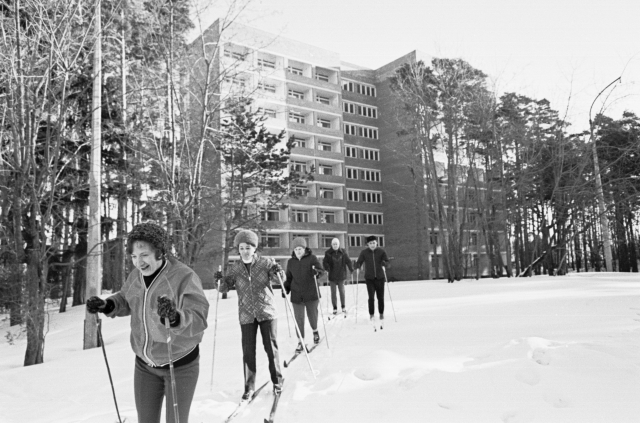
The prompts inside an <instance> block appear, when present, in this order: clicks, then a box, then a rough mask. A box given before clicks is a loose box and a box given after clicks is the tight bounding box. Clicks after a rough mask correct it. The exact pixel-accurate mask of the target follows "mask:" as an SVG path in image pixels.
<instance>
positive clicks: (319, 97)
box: [316, 95, 331, 105]
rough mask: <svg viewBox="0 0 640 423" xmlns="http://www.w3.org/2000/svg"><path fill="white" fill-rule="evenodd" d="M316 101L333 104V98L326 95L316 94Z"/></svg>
mask: <svg viewBox="0 0 640 423" xmlns="http://www.w3.org/2000/svg"><path fill="white" fill-rule="evenodd" d="M316 101H317V102H318V103H322V104H326V105H331V99H330V98H329V97H327V96H324V95H316Z"/></svg>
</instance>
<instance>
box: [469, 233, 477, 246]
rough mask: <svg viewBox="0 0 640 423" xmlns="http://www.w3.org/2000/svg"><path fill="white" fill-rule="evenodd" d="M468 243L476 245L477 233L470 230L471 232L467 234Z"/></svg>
mask: <svg viewBox="0 0 640 423" xmlns="http://www.w3.org/2000/svg"><path fill="white" fill-rule="evenodd" d="M469 244H471V245H478V233H477V232H472V233H471V234H469Z"/></svg>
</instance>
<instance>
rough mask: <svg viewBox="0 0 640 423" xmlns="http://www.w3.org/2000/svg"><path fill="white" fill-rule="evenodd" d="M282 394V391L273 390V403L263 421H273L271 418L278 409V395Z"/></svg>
mask: <svg viewBox="0 0 640 423" xmlns="http://www.w3.org/2000/svg"><path fill="white" fill-rule="evenodd" d="M281 395H282V391H280V392H275V393H274V397H273V404H272V405H271V411H270V412H269V418H268V419H264V423H273V420H274V418H275V416H276V410H277V409H278V403H279V402H280V396H281Z"/></svg>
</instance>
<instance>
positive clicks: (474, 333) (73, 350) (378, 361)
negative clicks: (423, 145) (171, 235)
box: [0, 273, 640, 423]
mask: <svg viewBox="0 0 640 423" xmlns="http://www.w3.org/2000/svg"><path fill="white" fill-rule="evenodd" d="M322 289H323V291H326V289H327V288H322ZM355 292H356V291H355V285H353V286H348V287H347V300H348V305H350V306H349V307H348V308H349V316H348V317H347V318H346V319H343V318H339V319H335V320H332V321H328V322H327V321H326V319H327V315H328V313H327V303H326V297H327V296H326V294H325V292H323V300H322V306H323V313H324V318H325V322H326V331H327V333H328V340H329V345H328V346H329V347H330V348H327V345H321V346H319V347H318V348H316V349H315V351H314V352H313V353H312V354H311V355H310V358H311V360H312V364H313V367H314V368H315V369H316V371H317V378H316V379H314V377H313V374H312V373H311V372H310V370H309V367H308V364H307V362H306V360H305V358H304V357H303V356H301V357H298V359H296V361H295V362H293V363H292V364H291V366H290V367H289V368H288V369H285V368H283V372H284V376H285V378H286V382H285V389H284V392H283V394H282V398H281V401H280V406H279V408H278V414H277V415H276V421H278V422H282V423H286V422H290V423H293V422H296V423H301V422H303V423H321V422H322V423H325V422H332V423H350V422H366V423H376V422H385V423H395V422H434V423H439V422H460V423H475V422H509V423H514V422H541V423H552V422H558V423H572V422H576V423H590V422H603V423H621V422H634V423H635V422H640V275H638V274H624V273H615V274H614V273H586V274H584V273H582V274H572V275H570V276H565V277H557V278H552V277H533V278H523V279H513V278H512V279H507V278H503V279H498V280H492V279H484V280H480V281H475V280H469V281H461V282H456V283H454V284H447V283H445V282H444V281H429V282H401V283H394V284H391V295H392V298H393V304H394V307H395V311H396V315H397V322H395V321H394V315H393V310H392V308H391V304H390V302H389V298H388V296H387V311H386V313H385V315H386V324H385V328H384V330H382V331H380V330H379V331H378V332H374V331H373V328H372V326H371V324H370V323H369V322H368V319H365V317H366V316H365V315H366V314H367V311H366V289H365V287H364V285H360V291H359V304H360V307H359V309H358V321H357V323H356V319H355V314H356V308H355ZM207 294H208V295H209V298H210V301H211V303H212V307H211V309H210V315H209V329H207V332H206V334H205V338H204V341H203V343H202V344H201V362H200V364H201V367H200V379H199V382H198V387H197V391H196V396H195V399H194V403H193V406H192V409H191V418H190V421H191V422H192V423H200V422H202V423H215V422H222V421H223V420H224V419H225V418H226V416H227V415H228V414H229V413H230V412H231V411H232V410H233V409H234V407H235V405H236V402H237V401H238V400H239V399H240V396H241V394H242V391H243V376H242V358H241V347H240V327H239V323H238V316H237V298H236V296H235V295H236V294H235V292H232V293H231V294H230V298H229V299H227V300H220V308H219V311H218V334H217V341H216V352H215V367H214V378H213V384H211V371H212V356H213V338H214V336H213V335H214V319H215V291H207ZM387 294H388V291H387ZM283 301H284V300H281V299H280V297H278V306H279V309H280V318H279V326H278V329H279V341H280V351H281V359H288V358H289V357H290V355H291V353H292V352H293V350H294V348H295V344H296V342H295V339H294V337H295V333H294V332H293V329H292V333H293V337H290V335H289V332H288V329H287V315H286V314H285V309H284V303H283ZM0 318H1V319H2V322H1V323H0V333H2V340H0V422H2V423H74V422H87V423H88V422H92V423H99V422H105V423H113V422H117V415H116V411H115V406H114V403H113V398H112V394H111V387H110V384H109V378H108V375H107V371H106V365H105V361H104V358H103V355H102V350H101V349H100V348H95V349H91V350H87V351H84V350H83V349H82V332H83V319H84V307H74V308H72V309H71V310H70V311H68V312H67V313H63V314H58V313H57V312H55V311H53V312H51V315H50V321H49V324H48V333H47V337H46V348H45V363H44V364H41V365H38V366H31V367H22V362H23V358H24V351H25V344H26V339H25V337H24V335H23V336H22V337H19V338H18V339H16V340H15V342H14V344H13V345H11V344H10V343H9V342H8V341H7V339H6V338H8V336H7V335H8V333H9V332H11V333H14V331H13V330H10V328H9V327H8V322H7V316H0ZM307 325H308V323H307ZM320 331H321V333H322V334H323V335H324V333H323V327H322V324H320ZM310 334H311V331H310V330H309V329H307V340H308V342H310V338H311V337H310ZM103 336H104V339H105V345H106V351H107V358H108V360H109V364H110V366H111V372H112V375H113V377H114V380H115V390H116V395H117V399H118V405H119V408H120V413H121V416H122V418H123V420H125V419H126V422H128V423H136V422H138V420H137V417H136V412H135V405H134V399H133V365H134V356H133V353H132V351H131V348H130V346H129V319H128V318H119V319H105V318H103ZM258 357H259V362H258V383H260V381H266V380H267V379H268V371H267V366H266V355H265V354H264V351H263V350H262V346H261V342H260V340H259V341H258ZM271 398H272V393H271V392H270V385H269V389H268V390H264V391H262V393H261V395H260V396H258V398H257V399H256V401H255V402H254V403H253V404H252V405H251V406H250V408H248V409H247V410H245V413H243V414H241V415H239V416H238V417H237V418H236V419H235V420H234V421H236V422H238V423H242V422H247V423H248V422H262V421H263V419H264V418H265V417H267V416H268V411H269V407H270V404H271ZM163 422H164V420H163Z"/></svg>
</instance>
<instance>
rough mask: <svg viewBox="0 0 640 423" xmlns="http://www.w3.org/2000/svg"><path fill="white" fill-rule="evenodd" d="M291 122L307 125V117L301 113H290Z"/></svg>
mask: <svg viewBox="0 0 640 423" xmlns="http://www.w3.org/2000/svg"><path fill="white" fill-rule="evenodd" d="M289 122H295V123H305V122H306V120H305V116H304V115H303V114H302V113H300V112H289Z"/></svg>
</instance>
